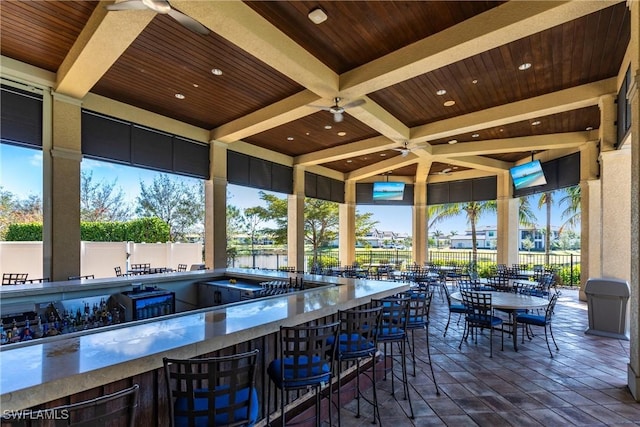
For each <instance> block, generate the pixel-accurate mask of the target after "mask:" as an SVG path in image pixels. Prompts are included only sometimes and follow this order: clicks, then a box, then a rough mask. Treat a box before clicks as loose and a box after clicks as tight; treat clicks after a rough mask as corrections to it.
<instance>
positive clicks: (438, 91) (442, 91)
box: [436, 89, 447, 96]
mask: <svg viewBox="0 0 640 427" xmlns="http://www.w3.org/2000/svg"><path fill="white" fill-rule="evenodd" d="M445 93H447V91H446V90H444V89H438V90H437V91H436V95H440V96H442V95H444V94H445Z"/></svg>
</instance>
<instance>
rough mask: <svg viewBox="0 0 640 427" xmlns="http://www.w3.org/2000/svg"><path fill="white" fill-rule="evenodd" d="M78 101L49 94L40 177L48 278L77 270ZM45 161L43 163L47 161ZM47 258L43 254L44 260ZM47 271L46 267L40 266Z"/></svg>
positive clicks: (80, 157)
mask: <svg viewBox="0 0 640 427" xmlns="http://www.w3.org/2000/svg"><path fill="white" fill-rule="evenodd" d="M81 121H82V113H81V102H80V101H79V100H77V99H74V98H70V97H68V96H65V95H60V94H56V93H54V94H53V102H52V145H51V150H50V151H49V152H44V150H43V153H42V155H43V157H49V159H48V160H47V162H48V163H49V165H50V167H48V168H45V173H48V174H49V176H48V177H47V176H45V179H44V181H45V182H47V181H48V182H49V183H50V185H51V187H50V189H51V191H50V193H49V194H48V195H47V194H46V193H47V186H48V184H47V185H45V193H44V195H45V197H46V202H45V204H44V205H45V206H50V208H51V210H50V211H49V212H48V213H47V212H45V218H44V219H45V221H46V222H48V224H49V226H50V228H49V229H48V230H47V231H50V234H49V233H46V234H45V237H48V238H50V241H49V242H45V248H46V249H45V254H47V255H48V252H49V251H50V256H51V258H50V261H51V268H50V273H51V280H66V279H67V277H69V276H77V275H79V274H80V162H81V161H82V137H81V136H82V127H81ZM47 162H45V164H47ZM47 261H48V259H47V258H46V257H45V264H46V263H47ZM43 272H44V274H48V272H47V270H43Z"/></svg>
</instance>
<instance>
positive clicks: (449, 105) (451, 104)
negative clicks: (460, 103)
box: [444, 100, 456, 107]
mask: <svg viewBox="0 0 640 427" xmlns="http://www.w3.org/2000/svg"><path fill="white" fill-rule="evenodd" d="M453 105H456V101H452V100H449V101H445V102H444V106H445V107H451V106H453Z"/></svg>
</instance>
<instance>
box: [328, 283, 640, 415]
mask: <svg viewBox="0 0 640 427" xmlns="http://www.w3.org/2000/svg"><path fill="white" fill-rule="evenodd" d="M447 314H448V311H447V306H446V304H445V303H444V302H443V301H442V300H441V298H440V296H439V295H438V294H437V293H436V294H435V295H434V299H433V304H432V307H431V315H430V318H431V325H430V335H429V336H430V340H431V347H432V349H431V356H432V361H433V363H434V369H435V375H436V379H437V382H438V386H439V387H440V395H439V396H438V395H436V392H435V387H434V385H433V382H432V381H431V376H430V373H429V370H428V366H427V365H426V364H424V363H421V362H420V361H417V363H416V364H417V368H418V370H417V376H416V377H415V378H414V377H411V376H410V383H411V398H412V402H413V410H414V413H415V419H413V420H411V419H409V418H408V417H407V415H406V413H407V412H408V405H407V401H405V400H403V399H402V397H403V395H402V392H401V391H400V392H398V388H396V394H397V396H398V400H397V401H396V400H395V399H394V398H393V397H391V395H390V392H389V390H390V381H387V382H382V381H381V382H379V387H378V389H379V390H380V391H379V394H378V399H379V401H380V404H381V409H380V412H381V417H382V425H383V426H385V427H386V426H393V427H404V426H417V427H425V426H492V427H497V426H510V425H511V426H518V427H520V426H570V425H580V426H591V425H594V426H597V425H623V424H624V425H634V424H638V425H640V404H639V403H636V402H635V401H634V400H633V398H632V396H631V393H630V392H629V391H628V389H627V386H626V379H627V363H628V361H629V341H624V340H617V339H611V338H603V337H597V336H593V335H585V333H584V331H585V330H586V329H587V326H588V319H587V306H586V303H584V302H580V301H579V300H578V292H577V290H575V289H574V290H571V289H563V290H562V294H561V296H560V299H559V301H558V304H557V306H556V313H555V315H554V318H553V330H554V335H555V338H556V342H557V343H558V346H559V347H560V351H558V352H556V351H555V349H554V347H553V343H551V348H552V350H554V358H553V359H552V358H550V357H549V351H548V350H547V346H546V344H545V340H544V331H543V330H542V328H537V327H534V333H536V332H537V333H536V336H535V337H534V338H533V340H532V341H528V340H527V338H526V337H525V343H524V344H520V343H519V346H518V347H519V351H518V352H515V351H514V349H513V345H512V341H511V337H510V336H508V335H506V334H505V345H504V351H501V350H500V333H494V340H495V341H494V347H493V358H489V341H488V339H489V338H488V333H487V334H485V335H481V336H479V337H478V344H477V345H476V344H474V343H473V341H471V339H470V340H469V341H468V342H467V343H463V345H462V349H461V350H458V344H459V342H460V338H461V335H462V331H463V321H461V322H460V324H459V325H456V320H457V315H455V314H454V315H453V316H452V322H451V326H450V327H449V331H448V332H447V336H446V338H443V336H442V334H443V331H444V326H445V324H446V321H447ZM519 332H520V331H519ZM416 340H419V342H420V344H418V343H417V342H416V347H418V355H419V356H420V357H422V358H425V360H426V350H425V346H424V344H425V341H424V340H425V335H424V333H418V334H417V335H416ZM518 341H520V335H519V336H518ZM408 367H409V369H411V364H409V365H408ZM396 386H397V383H396ZM400 390H401V389H400ZM369 394H370V391H369ZM362 408H363V416H362V417H361V418H355V416H354V414H355V401H354V402H351V403H349V404H347V405H345V406H344V407H343V408H342V427H355V426H370V425H372V424H371V420H372V415H371V414H372V411H371V406H370V405H368V404H367V403H364V404H363V405H362ZM325 425H326V424H325Z"/></svg>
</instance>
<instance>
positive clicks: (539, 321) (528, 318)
mask: <svg viewBox="0 0 640 427" xmlns="http://www.w3.org/2000/svg"><path fill="white" fill-rule="evenodd" d="M557 301H558V294H554V295H553V296H552V297H551V300H549V305H547V308H546V310H545V313H544V315H538V314H530V313H522V314H518V315H517V316H516V327H517V325H518V323H521V324H522V342H523V343H524V334H525V330H526V333H527V337H528V338H529V340H531V339H532V336H531V335H530V334H529V329H527V328H526V327H527V326H540V327H542V328H544V339H545V341H546V342H547V349H549V355H551V358H553V353H552V352H551V346H550V345H549V335H551V340H553V345H555V346H556V350H560V349H559V348H558V344H556V339H555V338H554V337H553V329H551V319H552V317H553V311H554V309H555V307H556V302H557ZM547 327H548V329H549V333H547Z"/></svg>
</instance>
